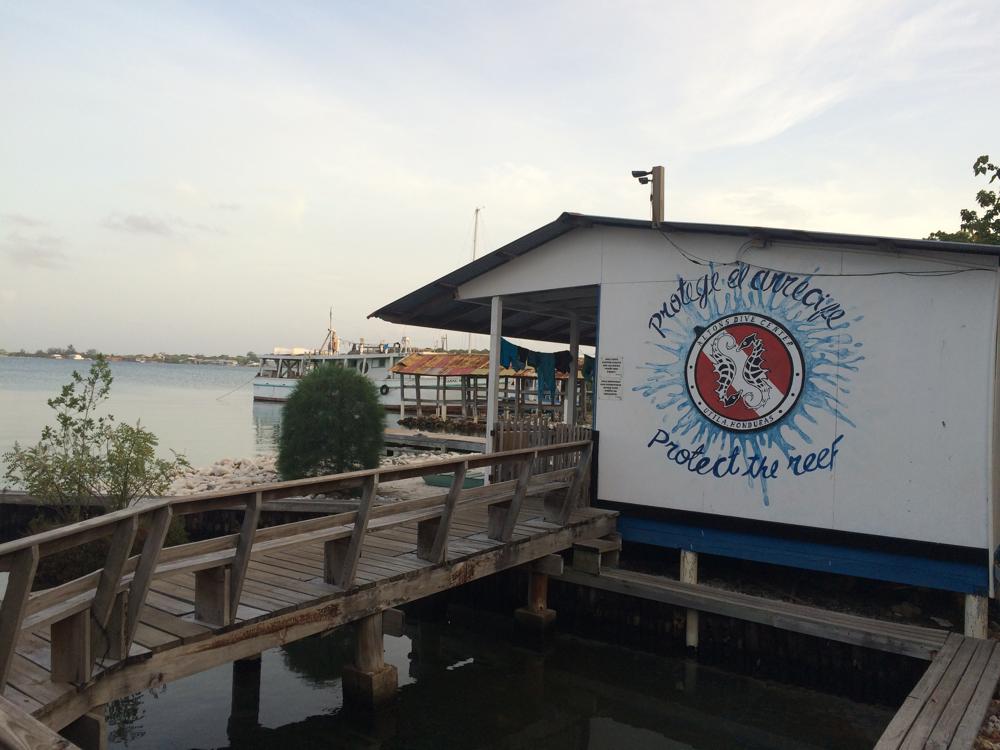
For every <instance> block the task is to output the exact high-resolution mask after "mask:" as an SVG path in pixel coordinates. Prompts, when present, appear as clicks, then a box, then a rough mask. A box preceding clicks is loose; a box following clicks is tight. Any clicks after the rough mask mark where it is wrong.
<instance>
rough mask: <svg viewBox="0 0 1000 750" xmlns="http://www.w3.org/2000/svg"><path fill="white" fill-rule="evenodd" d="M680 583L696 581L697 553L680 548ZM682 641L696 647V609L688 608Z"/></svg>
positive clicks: (690, 646)
mask: <svg viewBox="0 0 1000 750" xmlns="http://www.w3.org/2000/svg"><path fill="white" fill-rule="evenodd" d="M680 579H681V583H698V553H697V552H692V551H691V550H686V549H682V550H681V570H680ZM684 642H685V644H686V645H687V647H688V648H698V611H697V610H695V609H689V610H688V611H687V616H686V622H685V634H684Z"/></svg>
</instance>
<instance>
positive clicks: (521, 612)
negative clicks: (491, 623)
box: [514, 555, 563, 632]
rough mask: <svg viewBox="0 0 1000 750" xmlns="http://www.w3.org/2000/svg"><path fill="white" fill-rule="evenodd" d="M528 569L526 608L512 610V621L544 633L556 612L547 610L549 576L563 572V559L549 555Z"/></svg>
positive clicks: (553, 619) (554, 618)
mask: <svg viewBox="0 0 1000 750" xmlns="http://www.w3.org/2000/svg"><path fill="white" fill-rule="evenodd" d="M528 567H529V573H528V606H526V607H521V608H520V609H516V610H514V619H515V620H516V621H517V623H518V625H520V626H522V627H524V628H527V629H528V630H533V631H535V632H544V631H545V630H547V629H548V628H549V626H550V625H552V623H553V622H555V620H556V611H555V610H554V609H549V574H550V573H553V574H555V575H559V574H561V573H562V572H563V559H562V557H560V556H559V555H549V556H548V557H543V558H541V559H540V560H536V561H535V562H534V563H532V564H531V565H530V566H528Z"/></svg>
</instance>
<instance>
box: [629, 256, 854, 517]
mask: <svg viewBox="0 0 1000 750" xmlns="http://www.w3.org/2000/svg"><path fill="white" fill-rule="evenodd" d="M707 268H708V271H707V273H705V274H703V275H702V276H700V277H698V278H695V279H685V278H682V277H678V279H677V282H676V284H671V286H670V287H668V288H667V289H666V290H665V294H664V299H663V302H662V304H661V305H660V307H659V308H658V309H656V310H654V311H652V312H651V313H650V315H649V319H648V322H647V327H648V329H649V330H650V331H652V332H653V336H652V341H651V342H650V343H651V345H652V346H653V347H654V352H653V353H652V356H651V357H650V361H648V362H646V363H645V364H644V365H640V369H642V370H644V371H646V372H647V376H646V379H645V381H644V382H643V383H641V384H640V385H637V386H635V387H634V388H633V389H632V390H633V391H637V392H639V393H640V394H641V395H642V396H643V397H644V398H646V399H647V400H648V401H649V403H650V406H651V408H654V409H656V410H658V411H659V412H662V415H663V416H662V418H661V420H660V421H661V423H662V427H660V428H658V429H657V430H656V432H655V433H654V434H653V435H650V436H648V438H647V443H646V447H647V448H648V449H649V450H651V451H656V452H657V453H658V454H659V456H660V458H661V459H662V460H664V461H668V462H671V463H674V464H676V465H677V466H678V467H681V468H682V469H686V470H687V471H689V472H692V473H693V474H697V475H700V476H703V477H705V478H706V481H718V480H732V479H739V480H742V481H746V482H748V483H749V484H750V485H752V486H757V487H759V489H760V492H761V496H762V499H763V502H764V504H765V505H767V504H768V502H769V499H768V482H769V481H774V480H777V479H779V478H783V477H792V478H794V477H797V476H803V475H806V474H811V473H813V472H817V471H833V469H834V466H835V464H836V461H837V455H838V452H839V446H840V444H841V441H842V440H844V438H845V433H844V432H842V431H841V428H853V427H854V426H855V425H854V422H853V421H852V419H851V418H850V417H849V416H848V414H847V404H848V401H849V400H850V388H851V379H852V376H853V375H854V374H856V373H857V371H858V367H859V366H860V364H861V362H862V360H864V356H863V355H862V353H861V349H862V345H861V343H860V342H858V341H856V340H855V339H854V336H853V335H852V332H851V328H852V325H854V324H856V323H857V322H859V321H860V320H862V316H860V315H854V314H853V313H851V312H850V311H849V308H846V307H845V306H844V304H843V302H842V301H841V300H839V299H838V298H837V297H836V295H835V294H833V293H830V292H829V291H827V290H824V288H823V285H822V283H821V282H822V278H823V277H822V276H821V275H820V274H819V272H818V270H817V272H815V273H814V274H812V275H806V276H802V275H793V274H788V273H784V272H781V271H776V270H772V269H767V268H760V267H756V266H750V265H747V264H745V263H738V264H736V265H735V266H734V267H732V268H731V270H726V271H721V270H719V269H718V268H716V267H715V266H714V265H709V266H707ZM824 414H825V415H829V416H832V417H834V418H835V419H836V424H837V427H838V429H837V430H836V436H835V437H834V438H833V440H832V441H830V442H826V441H825V440H824V443H825V444H823V445H819V444H817V440H816V435H815V432H816V431H815V430H814V428H815V426H816V425H817V424H818V423H819V419H820V418H821V417H822V416H823V415H824Z"/></svg>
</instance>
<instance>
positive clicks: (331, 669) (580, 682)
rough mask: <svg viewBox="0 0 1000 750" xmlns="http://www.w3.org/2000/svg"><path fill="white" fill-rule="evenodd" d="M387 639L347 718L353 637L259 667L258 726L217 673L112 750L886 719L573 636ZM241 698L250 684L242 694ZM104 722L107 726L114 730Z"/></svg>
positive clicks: (267, 656) (173, 695) (699, 733)
mask: <svg viewBox="0 0 1000 750" xmlns="http://www.w3.org/2000/svg"><path fill="white" fill-rule="evenodd" d="M407 633H408V635H407V636H405V637H398V638H396V637H388V636H387V637H386V661H387V662H388V663H391V664H393V665H395V666H396V667H397V669H398V670H399V683H400V690H399V693H398V695H397V699H396V701H395V703H394V704H393V705H392V706H390V707H389V708H387V709H384V710H382V711H380V712H378V713H376V714H368V713H366V712H363V711H360V710H358V709H356V708H353V707H351V706H347V707H345V706H344V705H343V696H342V693H341V683H340V671H341V668H342V666H343V665H344V664H347V663H350V660H351V651H352V644H351V641H350V635H349V629H342V630H341V631H338V632H337V633H336V634H334V635H332V636H328V637H314V638H310V639H307V640H304V641H300V642H298V643H294V644H291V645H289V646H286V647H282V648H279V649H272V650H270V651H267V652H265V653H264V654H263V657H262V665H261V675H262V676H261V688H260V704H259V715H258V718H257V719H256V720H255V719H254V717H253V707H252V705H251V706H250V707H249V711H248V710H247V705H246V704H243V705H242V707H241V705H240V704H239V701H236V703H237V705H236V706H235V708H236V712H235V713H234V711H233V709H234V701H233V673H234V672H233V668H232V666H231V665H225V666H222V667H219V668H217V669H213V670H211V671H208V672H205V673H202V674H200V675H195V676H193V677H190V678H187V679H185V680H181V681H179V682H177V683H174V684H170V685H167V686H166V687H165V688H163V689H162V690H160V691H158V692H157V693H156V695H155V696H154V695H153V694H151V693H144V694H139V696H138V697H135V698H133V699H131V701H130V702H128V703H126V704H124V705H119V706H118V707H117V708H116V709H115V712H118V713H120V712H123V711H124V712H126V713H127V712H128V711H132V712H136V713H137V717H136V718H134V719H133V720H131V721H121V722H119V723H117V724H116V725H114V724H112V725H111V726H110V727H109V728H110V731H111V735H112V742H111V746H112V747H117V748H126V747H128V748H137V749H138V748H227V747H232V748H344V749H345V750H347V749H351V750H354V749H355V748H356V749H359V750H360V749H361V748H381V749H382V750H393V749H395V748H399V749H410V748H412V749H414V750H422V749H426V750H440V749H445V748H456V749H460V748H469V749H470V750H471V749H472V748H565V749H566V750H571V749H572V750H617V749H619V748H635V749H636V750H645V749H648V750H678V749H680V748H761V749H763V748H776V749H777V748H782V749H784V748H788V749H790V748H830V749H832V748H870V747H871V746H872V745H873V744H874V742H875V741H876V740H877V738H878V736H879V735H880V734H881V732H882V730H883V728H884V727H885V725H886V724H887V723H888V721H889V719H890V718H891V716H892V711H891V710H890V709H887V708H883V707H877V706H868V705H864V704H860V703H856V702H853V701H850V700H847V699H845V698H841V697H837V696H832V695H825V694H822V693H818V692H813V691H809V690H803V689H800V688H795V687H790V686H785V685H780V684H776V683H772V682H765V681H761V680H757V679H752V678H748V677H743V676H740V675H736V674H731V673H728V672H726V671H723V670H720V669H717V668H713V667H706V666H700V665H698V664H696V663H695V662H693V661H691V660H685V659H680V658H669V657H660V656H651V655H648V654H643V653H638V652H635V651H630V650H628V649H624V648H618V647H615V646H609V645H605V644H601V643H596V642H593V641H587V640H582V639H578V638H575V637H571V636H557V637H556V638H554V639H553V640H552V641H551V642H550V643H549V645H548V646H547V648H546V649H545V650H544V651H541V650H537V649H531V648H524V647H519V646H517V645H514V644H513V642H512V641H511V640H510V638H509V636H508V634H506V633H498V632H497V631H496V630H495V629H484V628H482V627H480V626H476V627H475V628H468V627H459V626H456V625H438V624H415V625H412V624H411V625H408V627H407ZM242 687H244V688H246V687H247V685H246V681H244V683H243V684H242ZM110 716H111V714H109V718H110Z"/></svg>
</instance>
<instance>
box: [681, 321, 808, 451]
mask: <svg viewBox="0 0 1000 750" xmlns="http://www.w3.org/2000/svg"><path fill="white" fill-rule="evenodd" d="M695 332H696V333H697V334H698V337H697V338H696V339H695V340H694V344H693V345H692V346H691V351H690V352H688V357H687V362H686V363H685V375H686V379H687V387H688V393H689V394H690V396H691V400H692V401H693V402H694V405H695V407H696V408H697V409H698V411H700V412H701V413H702V414H703V415H704V416H705V417H706V418H707V419H709V420H711V421H712V422H714V423H715V424H717V425H718V426H719V427H721V428H723V429H725V430H730V431H732V432H752V431H754V430H763V429H765V428H767V427H770V426H771V425H773V424H776V423H777V422H780V421H781V420H782V419H783V418H784V417H786V416H787V415H788V413H789V412H790V411H791V410H792V407H794V406H795V402H796V401H798V399H799V396H801V395H802V385H803V383H804V382H805V366H804V365H803V362H802V351H801V350H800V349H799V345H798V342H797V341H796V340H795V339H794V338H793V337H792V334H790V333H789V332H788V329H787V328H785V327H784V326H783V325H781V324H780V323H779V322H778V321H776V320H773V319H772V318H768V317H767V316H764V315H757V314H754V313H736V314H734V315H727V316H725V317H724V318H719V319H718V320H716V321H715V322H714V323H712V324H710V325H709V326H708V327H707V328H704V329H695Z"/></svg>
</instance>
